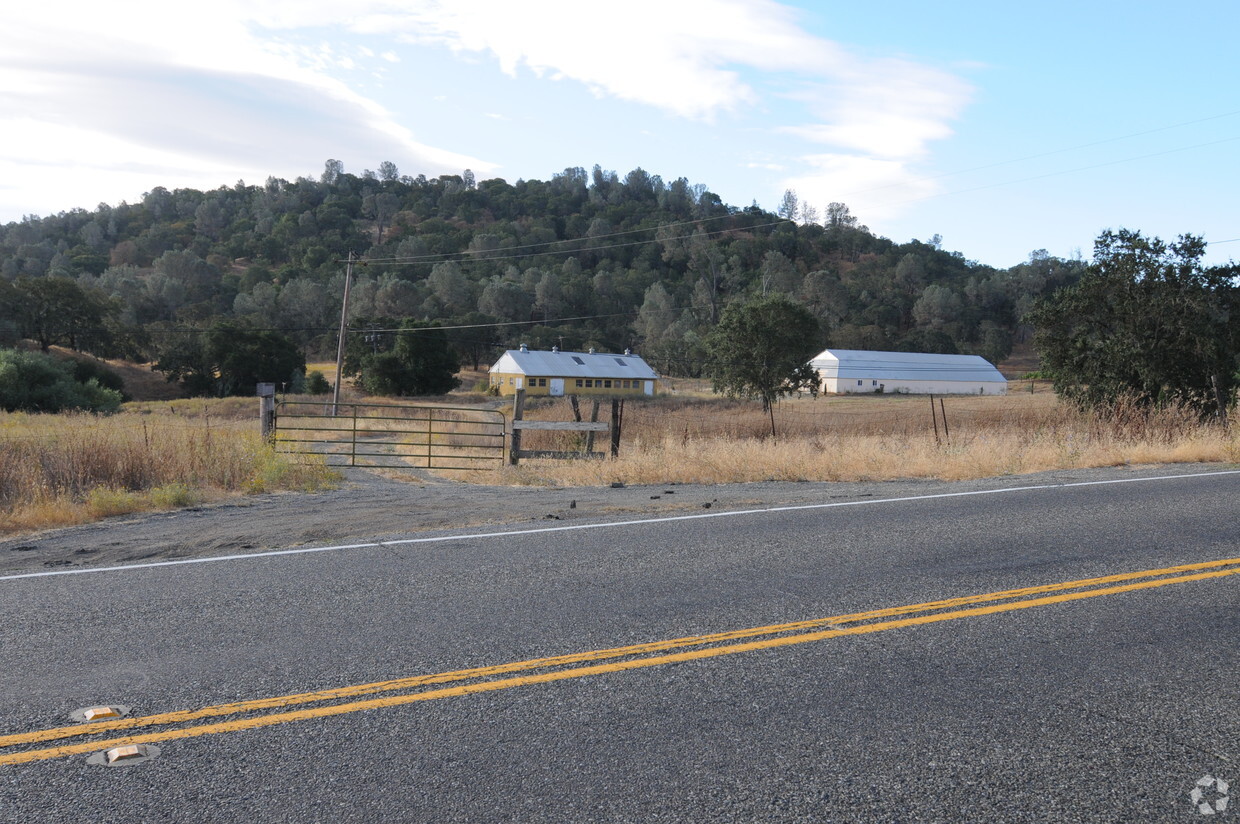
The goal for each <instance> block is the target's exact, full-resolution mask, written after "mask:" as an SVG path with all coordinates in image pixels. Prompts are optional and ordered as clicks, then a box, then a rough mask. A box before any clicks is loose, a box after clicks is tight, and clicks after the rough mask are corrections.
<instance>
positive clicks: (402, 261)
mask: <svg viewBox="0 0 1240 824" xmlns="http://www.w3.org/2000/svg"><path fill="white" fill-rule="evenodd" d="M727 217H735V215H728V216H727ZM712 219H713V218H712ZM784 223H792V224H793V225H796V223H795V221H790V220H788V219H787V218H780V219H779V220H774V221H770V222H767V223H755V224H752V225H749V226H736V227H732V228H728V229H716V230H714V231H710V232H704V233H703V234H704V235H705V236H706V237H713V236H715V235H724V234H727V233H729V232H743V231H748V230H750V229H765V228H767V227H770V226H779V225H780V224H784ZM665 225H683V224H665ZM660 228H662V227H661V226H653V227H649V228H646V229H634V230H631V231H627V232H617V233H616V234H615V235H599V236H598V237H614V236H618V235H624V234H632V233H633V232H653V231H658V230H659V229H660ZM694 237H697V234H696V233H695V234H691V235H676V236H674V237H667V238H654V239H652V240H634V241H631V242H628V243H611V244H607V245H604V246H587V247H585V248H581V249H554V250H550V251H546V252H523V253H520V254H514V255H492V254H490V253H489V252H486V251H474V252H471V251H468V250H466V251H464V252H444V253H441V254H437V255H420V256H414V257H399V258H366V259H364V260H362V261H359V262H360V264H361V265H363V266H366V265H368V264H371V263H382V264H386V265H397V266H401V265H414V264H418V263H430V262H432V260H433V259H435V258H438V259H439V260H436V261H434V262H438V263H482V262H486V261H492V260H516V259H518V258H528V257H543V256H546V255H573V254H580V253H581V252H600V251H604V252H605V251H608V250H610V249H623V248H626V247H629V246H645V245H647V244H650V243H664V242H666V241H669V240H687V239H691V238H694ZM594 239H595V238H570V239H567V240H549V241H547V242H546V243H535V244H530V245H529V246H526V247H520V246H518V247H515V248H518V249H520V248H536V247H538V246H550V245H553V244H557V243H580V242H582V241H586V240H594ZM477 254H485V255H488V256H487V257H459V258H450V257H449V256H451V255H477ZM445 258H447V259H445ZM337 263H344V261H337Z"/></svg>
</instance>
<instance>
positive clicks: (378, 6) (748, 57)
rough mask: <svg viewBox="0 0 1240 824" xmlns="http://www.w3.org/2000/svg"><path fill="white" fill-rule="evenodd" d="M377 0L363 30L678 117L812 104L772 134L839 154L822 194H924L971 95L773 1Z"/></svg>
mask: <svg viewBox="0 0 1240 824" xmlns="http://www.w3.org/2000/svg"><path fill="white" fill-rule="evenodd" d="M368 8H369V12H367V11H361V12H358V10H357V8H356V6H355V7H353V10H354V11H355V12H358V13H357V14H356V16H355V17H354V18H353V21H352V23H351V26H352V27H353V28H354V29H355V30H357V31H365V32H372V33H373V32H379V31H387V32H396V33H397V35H398V36H399V37H401V38H402V39H403V40H405V41H408V42H411V43H415V44H427V43H433V44H439V45H443V46H446V47H448V48H451V49H453V50H455V51H457V52H460V53H462V54H470V55H477V54H485V55H490V56H492V57H493V58H494V59H496V60H497V61H498V63H499V66H500V68H501V69H502V70H503V71H504V72H506V73H508V74H511V75H516V74H518V73H519V72H520V71H522V70H523V69H524V70H528V71H530V72H532V73H534V74H535V75H537V76H540V77H544V78H548V79H550V80H557V81H576V82H580V83H582V84H584V85H585V86H587V87H588V88H589V89H591V90H592V91H593V93H594V94H595V95H598V96H600V97H602V96H610V97H615V98H619V99H621V100H626V101H631V102H635V103H641V104H645V105H649V106H654V107H657V108H659V109H661V110H663V111H665V112H668V113H669V114H672V115H675V116H679V117H685V118H692V119H700V120H706V121H713V120H715V119H716V118H718V117H719V116H720V115H728V114H754V115H756V116H761V115H760V114H758V112H757V110H758V109H759V108H763V109H765V108H767V106H766V105H765V104H766V103H767V102H769V101H766V100H764V94H765V95H772V96H773V95H775V94H778V96H779V97H780V98H782V99H785V100H789V101H792V102H795V103H798V104H800V105H801V107H802V111H803V120H802V122H800V123H794V124H788V123H782V124H781V123H770V124H769V126H768V128H769V129H770V130H772V131H776V132H780V133H783V134H786V135H789V136H792V137H796V138H799V139H801V140H803V141H806V142H808V143H813V144H816V145H818V146H820V147H822V148H823V149H826V150H827V153H825V154H815V155H810V156H808V157H806V158H803V162H804V163H805V168H804V171H803V172H802V173H801V174H799V175H796V176H795V179H796V180H798V181H801V183H800V185H801V186H803V187H806V188H813V189H819V188H822V189H824V190H825V189H832V190H837V191H838V190H841V189H843V190H847V191H854V190H856V191H866V190H869V189H871V188H873V187H874V186H891V185H893V184H895V183H898V184H899V185H900V186H902V187H905V188H906V189H908V190H910V191H914V192H916V193H917V194H918V196H924V195H925V194H926V193H928V192H927V186H928V185H929V184H925V183H917V182H916V178H915V176H914V175H913V173H912V172H911V171H910V168H909V164H910V163H911V162H912V161H914V160H916V159H917V158H920V157H922V156H923V155H925V154H926V153H927V151H928V145H929V144H930V143H931V142H932V141H935V140H941V139H944V138H946V137H949V136H950V135H951V133H952V132H951V127H950V123H951V121H952V120H953V119H954V118H956V117H957V116H959V114H960V112H961V111H962V110H963V108H964V106H965V105H966V104H967V102H968V100H969V97H970V96H971V93H972V89H971V87H970V86H969V85H968V84H967V83H966V82H965V81H963V80H962V79H961V78H959V77H957V76H956V75H954V74H952V73H950V72H949V71H947V70H945V69H940V68H937V67H934V66H928V65H923V64H921V63H917V62H915V61H913V60H910V59H904V58H892V57H870V56H865V55H861V54H858V53H854V52H853V51H852V50H850V49H849V48H847V47H846V46H844V45H842V44H840V43H836V42H834V41H830V40H827V39H824V38H821V37H817V36H814V35H812V34H810V33H808V32H806V31H805V30H804V29H803V28H802V27H801V26H800V21H799V19H798V16H797V14H796V13H795V12H794V11H793V10H791V9H789V8H788V7H785V6H782V5H780V4H778V3H776V2H774V0H680V2H676V3H667V2H665V0H632V1H631V2H627V3H624V4H619V3H580V2H577V0H535V2H526V3H512V2H509V0H473V2H463V1H462V0H406V1H405V2H384V1H383V0H379V2H372V3H371V4H370V5H369V7H368ZM765 87H778V88H779V89H780V91H778V92H770V91H766V88H765ZM771 165H772V166H774V165H780V164H771ZM783 165H791V163H786V164H783ZM894 210H895V207H884V209H883V211H894Z"/></svg>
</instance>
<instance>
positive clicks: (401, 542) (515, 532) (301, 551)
mask: <svg viewBox="0 0 1240 824" xmlns="http://www.w3.org/2000/svg"><path fill="white" fill-rule="evenodd" d="M1215 475H1240V469H1226V470H1222V471H1219V472H1193V473H1189V474H1186V475H1155V476H1150V477H1146V478H1115V479H1112V480H1106V481H1075V482H1073V483H1060V484H1038V485H1035V486H1008V487H1002V488H999V489H974V490H970V491H968V492H940V493H936V494H934V495H909V496H907V497H903V498H867V499H863V500H857V501H835V502H833V503H822V504H797V505H795V506H775V507H766V508H764V509H733V510H728V511H726V512H703V513H699V514H695V515H669V516H667V517H664V518H640V519H636V520H631V521H608V522H606V523H601V524H599V523H595V524H570V525H566V526H548V527H539V528H538V529H512V530H505V531H503V532H475V533H470V534H467V535H436V536H431V537H425V538H400V539H397V540H394V541H370V542H367V543H361V544H338V545H334V546H317V547H298V548H296V549H277V550H272V551H270V552H248V553H242V554H238V555H215V556H212V557H210V558H182V559H179V560H174V561H151V562H150V563H145V564H126V565H124V566H111V567H93V568H87V569H57V570H48V571H46V572H24V573H21V574H18V575H3V576H0V581H16V580H19V579H22V578H53V577H58V576H61V575H86V574H90V573H97V572H124V571H126V570H132V569H154V568H155V567H168V566H184V565H187V564H214V563H219V562H221V561H241V560H250V559H255V558H272V557H276V556H280V555H308V554H311V553H315V552H336V551H339V550H345V549H373V548H376V547H385V546H405V545H408V544H434V543H445V542H450V541H474V540H480V539H484V538H504V537H510V536H519V535H543V534H547V533H550V532H570V531H573V530H579V529H614V528H618V527H627V526H640V525H643V524H664V523H672V522H675V521H697V520H702V519H705V518H735V517H739V516H742V515H760V514H763V513H767V512H796V511H802V510H810V509H834V508H836V507H842V506H868V505H871V504H892V503H901V502H904V501H929V500H934V499H936V498H964V497H968V496H970V495H999V494H1003V493H1007V492H1032V491H1036V490H1041V489H1066V488H1070V487H1078V486H1107V485H1110V484H1133V483H1145V482H1149V481H1174V480H1180V479H1182V478H1208V477H1213V476H1215Z"/></svg>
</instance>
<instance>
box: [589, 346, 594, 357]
mask: <svg viewBox="0 0 1240 824" xmlns="http://www.w3.org/2000/svg"><path fill="white" fill-rule="evenodd" d="M590 354H591V355H593V354H594V347H593V346H591V347H590Z"/></svg>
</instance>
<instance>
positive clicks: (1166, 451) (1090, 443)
mask: <svg viewBox="0 0 1240 824" xmlns="http://www.w3.org/2000/svg"><path fill="white" fill-rule="evenodd" d="M930 403H931V401H930V399H929V398H926V397H919V396H903V397H893V396H855V397H847V396H845V397H830V398H819V399H808V398H806V399H794V400H791V401H785V402H784V403H782V404H780V405H779V407H778V408H777V410H776V413H775V420H776V425H777V429H778V432H779V436H778V437H777V438H774V439H773V438H771V437H770V420H769V418H768V417H767V416H766V415H765V414H763V413H762V411H761V409H760V407H759V406H758V405H757V404H754V403H748V402H742V401H729V400H722V399H713V400H712V399H700V398H696V397H687V398H686V397H678V398H669V397H664V398H659V399H656V400H654V401H650V402H645V403H634V402H629V403H628V404H626V408H625V411H624V430H623V435H624V437H623V443H622V447H621V450H620V457H619V458H618V459H614V460H589V461H565V460H524V461H522V463H521V465H520V466H518V467H507V468H505V469H504V470H502V471H500V472H489V473H483V472H475V473H461V474H459V475H456V476H455V477H458V478H460V479H462V480H470V481H475V482H482V483H497V482H498V483H511V484H556V485H594V484H604V483H611V482H616V481H623V482H625V483H651V484H657V483H671V482H682V483H737V482H748V481H762V480H797V481H799V480H809V481H878V480H895V479H901V478H937V479H942V480H963V479H971V478H985V477H996V476H1001V475H1014V474H1024V473H1030V472H1039V471H1044V470H1050V469H1064V468H1083V467H1100V466H1123V465H1127V464H1157V463H1185V462H1194V463H1195V462H1229V463H1230V462H1237V461H1240V415H1235V414H1233V419H1232V421H1231V426H1230V427H1224V426H1222V425H1219V424H1202V423H1200V422H1199V421H1197V420H1196V418H1195V417H1194V416H1193V415H1191V414H1189V413H1186V412H1182V411H1178V410H1164V411H1160V412H1156V413H1150V414H1147V413H1144V412H1141V411H1139V410H1135V409H1120V410H1117V411H1116V412H1114V413H1111V414H1109V415H1091V414H1085V413H1081V412H1079V411H1077V410H1075V409H1073V408H1071V407H1070V406H1067V405H1065V404H1061V403H1059V402H1058V400H1057V399H1056V398H1055V396H1054V395H1053V394H1050V393H1045V392H1037V393H1034V394H1020V393H1015V394H1013V395H1009V396H1006V397H972V396H970V397H956V398H946V399H944V400H943V401H942V403H941V405H940V402H939V400H938V399H936V400H935V401H934V404H935V412H934V415H935V418H934V419H932V418H931V408H930ZM533 407H534V408H533V409H530V408H529V406H527V414H526V417H527V418H543V419H565V420H566V419H569V418H570V413H569V411H568V409H567V404H566V403H564V402H560V403H558V404H557V403H553V402H547V401H541V402H539V403H536V404H534V405H533ZM944 410H945V411H946V413H947V425H948V432H947V433H945V432H944V428H943V422H942V412H943V411H944ZM602 417H603V418H604V419H605V417H606V407H605V411H604V413H603V416H602ZM936 424H937V426H936ZM936 429H937V433H936ZM581 437H582V436H581V435H578V434H572V433H552V432H537V433H534V432H530V433H529V434H528V435H527V440H526V442H524V443H523V447H524V448H527V449H563V450H571V449H575V448H579V447H580V439H581ZM606 438H607V436H606V435H600V436H599V438H598V440H597V442H596V446H595V449H596V450H602V449H606V445H607V441H606Z"/></svg>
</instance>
